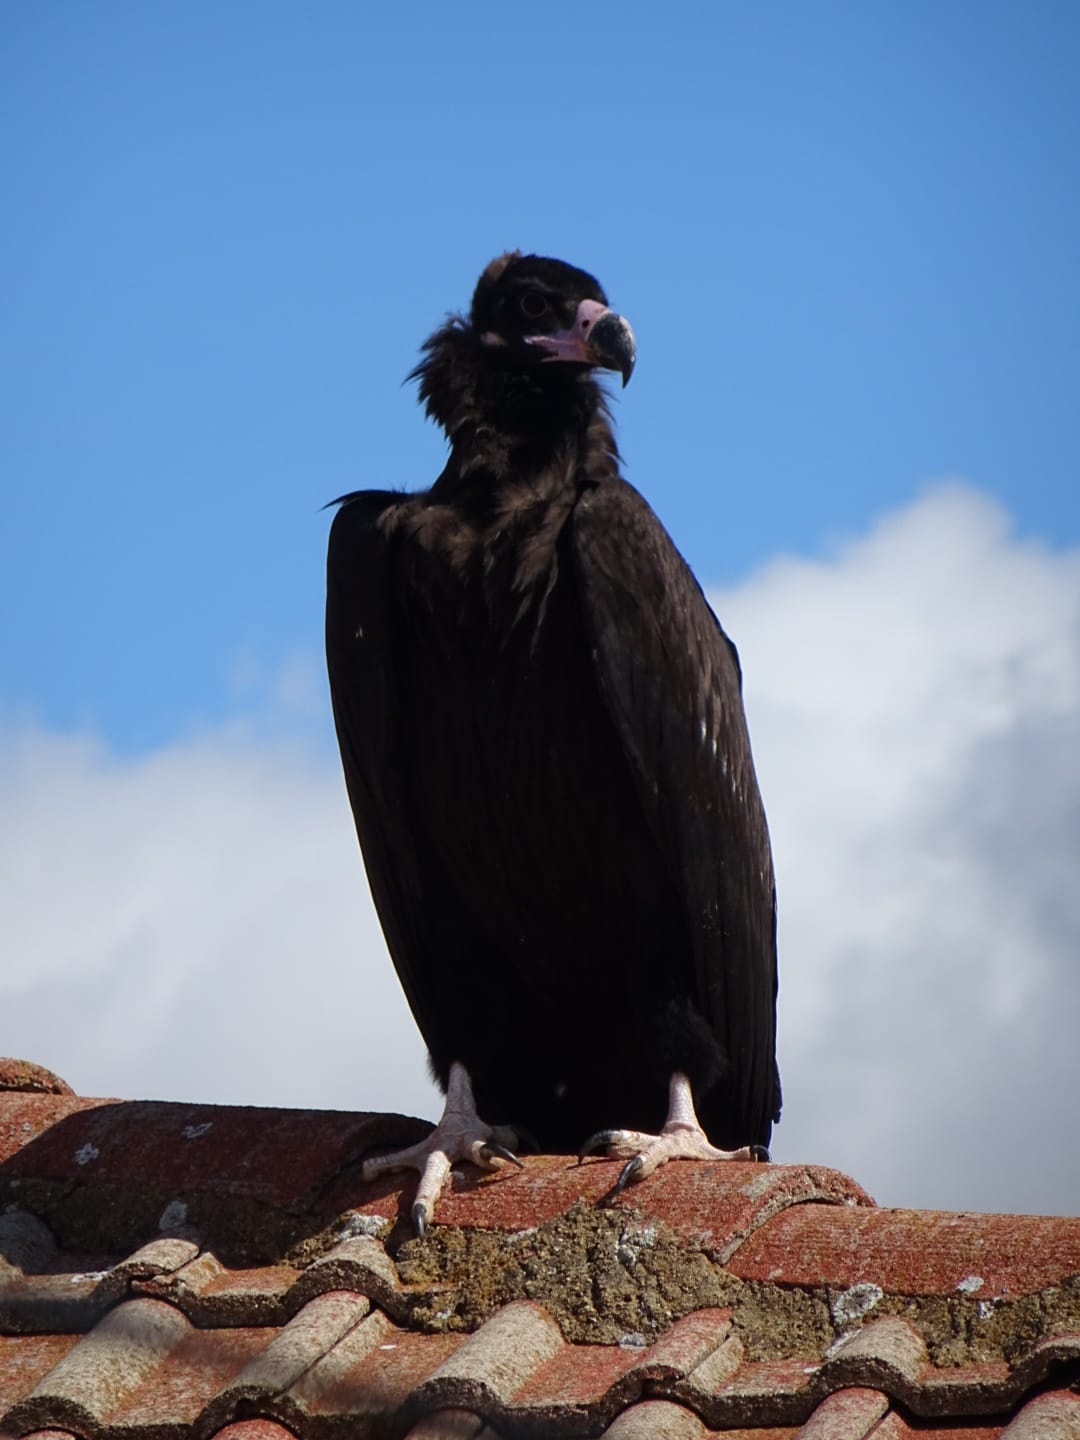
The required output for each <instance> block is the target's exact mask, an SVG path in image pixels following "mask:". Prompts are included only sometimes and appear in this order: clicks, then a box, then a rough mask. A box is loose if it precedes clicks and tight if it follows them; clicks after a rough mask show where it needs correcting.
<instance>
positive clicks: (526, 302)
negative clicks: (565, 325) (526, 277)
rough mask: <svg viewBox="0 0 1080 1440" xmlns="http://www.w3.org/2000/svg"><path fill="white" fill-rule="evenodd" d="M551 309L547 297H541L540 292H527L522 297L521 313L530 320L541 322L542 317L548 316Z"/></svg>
mask: <svg viewBox="0 0 1080 1440" xmlns="http://www.w3.org/2000/svg"><path fill="white" fill-rule="evenodd" d="M550 309H551V306H550V305H549V304H548V302H547V296H546V295H541V293H540V291H539V290H526V291H525V294H524V295H522V297H521V313H522V314H523V315H524V316H525V317H526V319H528V320H539V319H540V317H541V315H546V314H547V313H548V311H549V310H550Z"/></svg>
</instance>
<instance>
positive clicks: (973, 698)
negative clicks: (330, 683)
mask: <svg viewBox="0 0 1080 1440" xmlns="http://www.w3.org/2000/svg"><path fill="white" fill-rule="evenodd" d="M715 599H716V604H717V609H718V612H719V613H720V615H721V616H722V618H723V620H724V622H725V625H726V627H727V628H728V629H729V631H730V632H731V634H732V635H733V636H734V637H735V639H736V640H737V641H738V643H739V647H740V651H741V654H742V657H743V662H744V668H745V671H746V688H747V701H748V707H749V709H750V719H751V728H752V733H753V737H754V746H755V753H756V757H757V762H758V770H759V774H760V778H761V781H762V788H763V790H764V792H765V797H766V802H767V806H768V810H769V815H770V821H771V824H772V829H773V836H774V845H775V849H776V854H777V862H778V870H779V884H780V906H781V927H782V929H781V947H782V948H781V1064H782V1068H783V1076H784V1082H785V1095H786V1100H785V1117H784V1121H783V1122H782V1124H781V1126H780V1128H779V1130H778V1131H777V1135H776V1143H775V1152H776V1155H777V1158H778V1159H783V1160H807V1161H816V1162H819V1163H823V1164H832V1165H836V1166H838V1167H839V1168H842V1169H846V1170H847V1171H849V1172H850V1173H851V1174H853V1175H854V1176H855V1177H856V1178H857V1179H859V1180H860V1181H861V1182H862V1183H863V1184H864V1185H865V1186H866V1187H867V1188H868V1189H869V1190H870V1191H871V1193H873V1194H875V1195H876V1196H877V1198H878V1199H879V1200H881V1201H882V1202H884V1203H889V1204H920V1205H943V1206H949V1207H957V1208H960V1207H964V1208H972V1209H974V1208H979V1209H987V1208H998V1209H1024V1208H1028V1209H1042V1210H1059V1211H1067V1210H1075V1208H1076V1196H1077V1195H1078V1194H1080V1144H1078V1135H1077V1130H1078V1125H1077V1120H1076V1118H1075V1115H1076V1105H1075V1093H1076V1090H1077V1080H1078V1078H1080V1073H1078V1072H1080V1064H1078V1062H1077V1059H1076V1052H1077V1048H1078V1047H1077V1043H1076V1032H1077V1018H1076V1017H1077V1016H1078V1015H1080V964H1078V959H1080V900H1078V891H1080V886H1078V884H1077V872H1078V870H1080V864H1078V859H1080V744H1078V742H1077V736H1078V734H1080V555H1078V554H1077V553H1070V554H1054V553H1052V552H1050V551H1048V550H1046V549H1045V548H1043V547H1041V546H1038V545H1034V544H1029V543H1025V542H1021V541H1019V540H1018V539H1017V538H1016V537H1015V536H1014V535H1012V534H1011V533H1010V530H1009V526H1008V522H1007V517H1006V516H1005V515H1003V513H1002V512H1001V511H1000V510H999V509H998V508H997V507H996V506H995V505H994V504H993V503H992V502H990V501H989V500H988V499H986V498H985V497H984V496H981V495H980V494H979V493H978V492H976V491H973V490H971V489H969V488H965V487H963V486H960V485H951V486H946V487H941V488H938V489H935V490H934V491H932V492H930V493H928V494H927V495H926V496H925V497H923V498H922V499H921V500H919V501H917V502H915V503H914V504H912V505H910V506H908V507H907V508H906V509H904V510H901V511H899V512H897V513H895V514H893V515H891V516H888V517H886V518H885V519H884V520H882V521H881V523H880V524H878V525H877V526H876V527H875V528H874V530H873V531H872V532H871V533H870V534H869V535H867V536H865V537H863V538H859V539H856V540H853V541H851V542H850V543H847V544H844V545H841V546H838V547H837V548H836V550H835V553H833V554H832V555H830V556H829V557H828V558H827V559H824V560H821V561H813V562H810V561H802V560H780V561H777V562H776V563H775V564H773V565H771V566H769V567H768V568H767V569H765V570H764V571H762V572H761V573H760V574H758V575H757V576H755V577H754V578H752V579H751V580H750V581H748V582H747V583H746V584H744V585H742V586H740V587H738V588H737V589H735V590H732V591H729V592H727V593H725V594H723V595H718V596H716V597H715ZM271 680H272V677H271ZM256 681H257V683H256V685H255V688H256V689H258V690H260V691H261V692H262V693H265V694H267V695H269V696H274V695H275V694H276V699H275V700H274V702H273V703H274V704H275V706H276V707H277V712H280V711H281V710H282V709H284V710H289V711H291V710H293V709H295V704H296V692H299V693H300V694H301V699H304V697H306V696H308V695H309V693H310V691H311V684H312V683H313V682H311V681H310V669H309V667H307V666H306V665H305V664H304V663H303V662H302V660H301V661H297V662H291V664H290V669H289V673H288V675H286V676H284V677H279V679H278V680H276V681H273V680H272V683H271V681H267V680H266V678H265V677H263V676H261V674H260V675H257V676H256ZM253 683H255V682H253ZM244 688H250V687H244ZM249 698H250V697H249ZM300 708H301V709H303V710H305V711H306V709H307V708H308V706H307V701H306V699H304V704H303V705H301V706H300ZM277 712H275V714H276V718H274V723H272V724H271V725H270V726H269V727H268V728H266V727H264V728H263V729H261V730H260V734H259V736H256V735H254V734H252V733H251V732H250V731H244V730H242V729H240V728H236V729H233V730H230V731H228V732H223V733H210V734H204V735H202V736H201V737H199V738H197V739H193V740H184V741H178V742H176V743H175V744H173V745H171V746H169V747H167V748H165V749H163V750H161V751H160V752H158V753H156V754H154V755H151V756H149V757H147V758H144V759H140V760H136V761H131V760H125V759H120V758H118V757H116V756H115V755H112V754H110V753H109V752H108V751H107V750H106V749H104V748H103V747H101V746H99V745H95V744H93V743H91V742H89V741H87V740H85V739H80V738H70V737H61V736H56V735H50V734H47V733H43V732H41V731H40V730H39V729H35V728H34V727H32V726H22V727H13V728H12V727H9V733H8V735H7V736H6V737H5V740H4V744H3V746H2V751H0V753H2V755H3V760H2V761H0V813H2V814H3V815H4V821H5V823H4V826H3V827H2V831H0V917H2V918H0V947H2V950H3V954H4V956H5V964H4V965H3V967H0V1053H7V1054H15V1055H18V1056H22V1057H24V1058H27V1059H32V1060H36V1061H39V1062H40V1063H43V1064H46V1065H50V1066H52V1067H53V1068H54V1069H56V1070H57V1071H58V1072H59V1073H60V1074H61V1075H63V1076H64V1077H65V1079H67V1080H68V1081H69V1082H70V1083H71V1084H73V1085H74V1086H75V1088H76V1089H77V1090H79V1091H80V1092H81V1093H83V1094H109V1093H112V1094H116V1095H121V1096H126V1097H136V1096H152V1097H156V1098H177V1099H200V1100H215V1101H219V1102H233V1103H238V1102H243V1103H264V1104H281V1105H321V1106H331V1107H338V1108H351V1109H373V1110H378V1109H390V1110H403V1111H406V1112H411V1113H420V1114H429V1115H430V1114H432V1113H433V1112H434V1111H435V1110H436V1108H437V1101H436V1098H435V1093H434V1090H433V1087H432V1086H431V1085H430V1083H429V1082H428V1081H427V1078H426V1071H425V1063H424V1054H423V1046H422V1043H421V1042H420V1040H419V1037H418V1035H417V1033H416V1030H415V1027H414V1026H413V1023H412V1021H411V1018H410V1017H409V1015H408V1011H407V1009H406V1007H405V1004H404V1001H403V1000H402V998H401V995H400V992H399V990H398V988H397V983H396V980H395V978H394V975H393V970H392V967H391V965H390V962H389V960H388V958H387V957H386V954H385V950H384V948H383V945H382V941H381V937H380V936H379V934H378V928H377V925H376V922H375V919H374V915H373V913H372V910H371V906H370V902H369V901H368V899H367V895H366V890H365V887H364V882H363V877H362V872H361V868H360V861H359V855H358V851H357V847H356V841H355V836H354V834H353V830H352V824H351V818H350V816H349V813H348V807H347V805H346V802H345V798H344V791H343V786H342V783H341V780H340V776H339V774H338V771H337V769H336V767H335V766H334V765H332V764H331V763H330V761H328V760H327V758H326V757H325V755H323V754H318V755H316V754H313V753H312V752H311V750H310V749H305V748H303V747H302V746H301V745H299V744H294V745H290V744H288V743H286V742H285V741H283V740H281V739H280V738H266V736H267V735H269V736H271V737H274V736H280V734H281V733H282V731H283V730H284V729H286V728H287V726H286V725H285V724H284V722H283V721H282V717H281V714H280V713H277ZM272 718H273V717H272ZM326 724H327V726H329V719H328V718H327V720H326ZM260 736H261V738H260Z"/></svg>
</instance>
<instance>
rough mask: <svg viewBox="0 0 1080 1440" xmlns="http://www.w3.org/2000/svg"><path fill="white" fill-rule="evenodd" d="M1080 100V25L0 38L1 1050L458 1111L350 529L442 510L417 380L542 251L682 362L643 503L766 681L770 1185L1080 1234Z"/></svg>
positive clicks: (244, 23)
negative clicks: (371, 709) (380, 508)
mask: <svg viewBox="0 0 1080 1440" xmlns="http://www.w3.org/2000/svg"><path fill="white" fill-rule="evenodd" d="M1078 64H1080V7H1077V6H1076V5H1075V4H1072V3H1065V0H1061V3H1057V0H1041V3H1039V4H1031V5H1019V4H1013V3H997V0H970V3H969V0H946V3H928V0H907V3H904V4H899V3H884V0H866V3H855V0H851V3H848V4H839V3H828V0H824V3H818V4H814V5H807V4H803V3H769V4H756V5H750V4H745V5H738V6H736V5H734V4H730V3H717V4H709V5H706V4H685V5H681V6H673V5H672V6H666V7H664V8H663V9H662V10H659V9H658V8H657V7H655V6H645V5H642V4H637V3H627V0H623V3H620V4H618V5H615V4H609V3H603V0H599V3H594V4H592V5H588V6H581V5H570V4H564V3H563V4H560V3H550V4H546V5H544V6H543V7H539V8H537V7H525V6H506V5H493V4H478V5H472V6H469V7H446V6H442V5H435V4H419V3H413V4H407V3H405V4H400V5H395V6H392V7H391V6H389V5H387V6H383V7H376V6H373V5H359V4H353V3H330V0H319V3H313V4H306V5H300V4H298V3H297V4H282V3H276V0H259V3H239V0H215V3H213V4H211V3H194V4H186V5H180V4H175V3H165V0H160V3H159V0H154V3H143V0H139V3H134V0H132V3H111V0H95V3H94V4H92V5H89V4H83V3H75V0H50V3H48V4H45V3H40V0H9V3H7V4H5V5H3V6H0V174H2V176H3V195H4V211H5V214H4V222H3V224H2V225H0V273H2V275H3V277H4V286H3V296H2V299H0V477H2V494H3V523H2V524H0V608H2V613H3V616H4V620H3V628H2V631H0V814H3V815H4V816H5V825H4V826H3V827H0V953H3V954H4V955H5V956H9V955H10V956H16V957H18V961H17V963H15V964H12V965H9V966H7V967H6V968H5V967H0V1054H2V1053H9V1054H11V1053H13V1054H16V1055H23V1056H25V1057H26V1058H30V1059H33V1060H37V1061H39V1062H41V1063H45V1064H50V1065H52V1066H53V1067H54V1068H55V1069H57V1070H58V1071H59V1072H60V1073H61V1074H63V1075H64V1076H65V1078H67V1079H68V1080H69V1081H70V1082H71V1083H72V1084H73V1085H74V1086H75V1088H76V1089H78V1090H79V1091H80V1092H81V1093H84V1094H116V1095H121V1096H135V1095H150V1096H158V1097H160V1098H178V1099H203V1100H220V1101H228V1102H244V1103H292V1104H313V1105H333V1106H337V1107H343V1108H364V1107H372V1108H379V1107H383V1108H391V1109H406V1110H409V1109H411V1110H413V1111H414V1112H415V1113H428V1114H430V1113H433V1112H434V1110H435V1109H436V1105H435V1098H434V1096H433V1093H432V1091H431V1087H430V1085H429V1084H428V1082H427V1081H426V1079H425V1075H424V1061H423V1053H422V1047H421V1045H420V1042H419V1039H418V1037H417V1035H416V1031H415V1027H414V1026H413V1024H412V1022H411V1019H410V1018H409V1016H408V1014H407V1011H406V1010H405V1007H404V1004H403V1001H402V999H401V996H400V993H399V991H398V989H397V986H396V983H395V982H394V979H393V974H392V971H391V969H390V965H389V961H388V960H387V958H386V956H385V954H384V953H383V952H382V948H381V942H380V940H379V937H378V934H377V928H376V926H375V922H374V918H373V915H372V913H371V910H370V906H369V904H368V901H367V899H366V896H365V893H364V886H363V880H362V875H361V869H360V862H359V857H358V855H357V852H356V848H355V840H354V837H353V835H352V833H351V820H350V817H349V816H348V812H347V808H346V806H345V802H344V798H343V787H342V783H341V778H340V772H339V769H338V766H337V762H336V758H335V747H334V741H333V736H332V727H331V722H330V715H329V703H328V699H327V696H326V693H325V680H324V678H323V670H322V660H321V643H322V607H323V564H324V555H325V540H326V532H327V528H328V524H329V515H328V513H327V512H325V511H324V510H322V509H321V507H322V505H323V504H324V502H326V501H327V500H329V499H331V498H332V497H334V496H336V495H339V494H341V493H342V492H345V491H348V490H350V489H357V488H364V487H366V486H379V487H382V486H401V487H403V488H421V487H423V486H425V485H427V484H429V483H430V482H431V481H432V480H433V479H434V477H435V475H436V474H437V473H438V471H439V469H440V468H441V465H442V459H443V454H444V449H443V443H442V440H441V437H440V436H439V435H438V433H437V432H436V431H435V430H434V429H433V427H432V426H430V425H429V424H427V423H426V422H425V421H424V420H423V417H422V415H421V413H420V411H419V409H418V408H417V406H416V403H415V396H414V393H413V388H412V387H411V386H408V385H404V384H403V383H402V382H403V380H404V377H405V375H406V374H407V372H408V371H409V370H410V368H411V367H412V365H413V364H414V362H415V360H416V357H417V352H418V349H419V346H420V344H421V343H422V341H423V340H424V338H425V337H426V336H427V335H428V334H429V333H430V331H431V330H432V329H434V328H435V326H436V325H437V324H438V323H439V322H440V321H441V319H442V317H443V315H444V314H445V313H446V312H447V311H449V310H455V309H460V308H464V307H466V306H467V304H468V300H469V297H470V295H471V292H472V288H473V285H474V284H475V281H476V278H477V275H478V274H479V272H480V270H481V269H482V267H483V266H484V264H485V263H486V262H487V261H488V260H489V259H490V258H491V257H492V256H493V255H495V254H496V253H498V252H499V251H501V250H502V249H504V248H508V247H514V246H519V247H521V248H523V249H526V250H535V251H538V252H540V253H547V254H553V255H557V256H560V257H562V258H564V259H567V260H569V261H571V262H573V263H574V264H577V265H580V266H583V267H585V268H586V269H590V270H592V271H593V272H594V273H596V274H597V275H598V276H599V278H600V279H601V281H602V283H603V284H604V286H605V287H606V289H607V291H608V294H609V296H610V298H611V300H612V303H613V304H614V305H615V306H616V308H618V309H619V310H621V311H622V312H623V313H624V314H626V315H627V316H628V318H629V319H630V320H631V322H632V324H633V325H634V328H635V331H636V334H637V337H638V347H639V350H638V353H639V359H638V368H637V370H636V371H635V374H634V377H633V380H632V382H631V384H630V386H629V387H628V388H627V389H626V390H625V391H624V392H621V393H620V394H619V396H618V398H617V403H616V414H617V420H618V426H619V437H620V442H621V445H622V449H623V452H624V455H625V460H626V467H625V468H626V473H627V475H628V477H629V478H630V479H631V480H632V481H633V482H634V483H635V484H637V485H638V487H639V488H640V489H641V490H642V491H644V493H645V494H646V495H647V497H648V498H649V500H650V501H651V502H652V504H653V506H654V507H655V509H656V510H657V511H658V513H659V514H660V516H661V518H662V519H663V521H664V522H665V524H666V525H667V526H668V528H669V529H670V530H671V532H672V534H673V536H674V537H675V539H676V541H677V543H678V544H679V546H680V547H681V548H682V549H683V551H684V553H685V554H686V555H687V557H688V558H689V559H690V561H691V563H692V565H693V566H694V568H695V570H696V571H697V573H698V575H699V577H700V578H701V579H702V581H703V582H704V583H705V584H706V585H707V586H708V587H709V590H710V594H711V596H712V598H713V599H714V602H715V603H716V605H717V608H718V611H719V613H720V614H721V617H722V619H724V621H725V623H726V624H727V626H728V628H729V629H730V631H731V633H732V634H733V636H734V638H735V639H736V641H737V642H738V643H739V647H740V652H741V654H742V659H743V664H744V671H745V674H746V693H747V704H748V710H749V715H750V724H751V731H752V735H753V738H754V747H755V756H756V760H757V764H758V770H759V774H760V777H761V781H762V788H763V791H764V795H765V800H766V806H767V809H768V812H769V816H770V824H771V828H772V832H773V840H774V849H775V851H776V856H777V866H778V874H779V890H780V917H781V998H780V1057H781V1067H782V1071H783V1074H784V1079H785V1094H786V1101H785V1117H784V1121H783V1122H782V1124H781V1126H780V1128H779V1130H778V1132H777V1141H776V1146H777V1148H776V1153H777V1154H778V1156H779V1158H781V1159H788V1160H790V1159H805V1160H815V1161H819V1162H827V1163H833V1164H836V1165H838V1166H840V1167H841V1168H846V1169H848V1170H849V1171H851V1172H852V1173H854V1174H855V1175H856V1176H857V1178H858V1179H859V1180H860V1181H861V1182H862V1183H863V1184H864V1185H866V1186H867V1187H868V1188H869V1189H870V1190H871V1191H872V1192H874V1193H876V1194H877V1195H878V1198H879V1199H881V1200H883V1201H886V1202H888V1203H906V1204H944V1205H949V1206H957V1207H967V1208H1004V1209H1012V1208H1024V1209H1036V1210H1038V1209H1042V1210H1070V1209H1074V1208H1075V1196H1076V1194H1077V1193H1078V1186H1080V1143H1076V1116H1075V1104H1074V1102H1073V1099H1072V1097H1073V1096H1074V1095H1075V1094H1076V1090H1077V1084H1078V1082H1080V1075H1078V1061H1077V1058H1076V1045H1075V1015H1076V1014H1077V1013H1080V972H1078V971H1077V966H1076V963H1075V958H1076V954H1077V953H1080V901H1078V897H1077V889H1076V884H1075V877H1076V874H1077V871H1078V868H1080V753H1078V750H1077V746H1076V738H1075V737H1076V735H1077V734H1078V733H1080V343H1078V336H1080V265H1078V263H1077V257H1078V256H1080V185H1078V184H1077V174H1078V171H1077V156H1078V155H1080V86H1078V85H1077V83H1076V74H1077V67H1078ZM208 1006H209V1007H213V1008H212V1010H211V1009H208V1008H207V1007H208ZM210 1013H213V1014H214V1015H215V1016H216V1015H218V1014H224V1015H226V1016H229V1017H235V1016H241V1015H242V1016H243V1017H244V1022H245V1023H244V1024H242V1025H239V1024H238V1025H235V1026H233V1027H231V1028H230V1032H229V1035H230V1038H229V1043H228V1045H223V1046H216V1045H215V1046H213V1047H207V1046H206V1045H204V1044H201V1043H195V1044H192V1042H191V1035H192V1030H191V1028H190V1025H189V1024H187V1023H185V1022H186V1021H187V1020H188V1017H191V1016H198V1015H206V1014H210ZM215 1023H216V1022H215ZM196 1032H198V1027H197V1026H196ZM268 1037H269V1038H268ZM283 1037H287V1043H288V1054H289V1063H288V1064H283V1063H282V1059H281V1053H280V1045H281V1043H283ZM612 1123H613V1124H618V1123H620V1121H619V1118H618V1117H613V1122H612ZM1020 1134H1023V1139H1024V1154H1025V1156H1026V1157H1027V1159H1028V1163H1027V1164H1026V1165H1024V1166H1018V1165H1015V1164H1013V1163H1011V1162H1007V1163H1003V1162H1002V1149H1001V1144H1000V1142H1001V1137H1002V1135H1008V1136H1018V1135H1020Z"/></svg>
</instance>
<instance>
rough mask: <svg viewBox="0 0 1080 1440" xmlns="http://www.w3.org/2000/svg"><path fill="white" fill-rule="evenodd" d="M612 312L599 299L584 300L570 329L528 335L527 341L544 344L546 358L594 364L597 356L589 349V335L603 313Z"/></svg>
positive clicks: (531, 343) (608, 313) (532, 343)
mask: <svg viewBox="0 0 1080 1440" xmlns="http://www.w3.org/2000/svg"><path fill="white" fill-rule="evenodd" d="M610 314H611V311H610V310H609V309H608V307H607V306H606V305H601V304H600V302H599V300H582V302H581V304H580V305H579V306H578V308H577V315H576V316H575V317H574V323H573V325H571V326H570V328H569V330H556V331H555V333H554V334H553V335H527V336H526V337H525V343H526V345H540V346H542V347H543V349H545V350H546V351H547V352H548V353H547V354H546V355H545V356H544V359H545V360H576V361H578V362H579V364H582V365H593V364H595V363H596V357H595V356H594V355H593V354H592V352H591V350H590V349H589V337H590V335H591V334H592V328H593V326H594V325H595V324H596V322H597V320H599V319H600V317H601V315H610Z"/></svg>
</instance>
